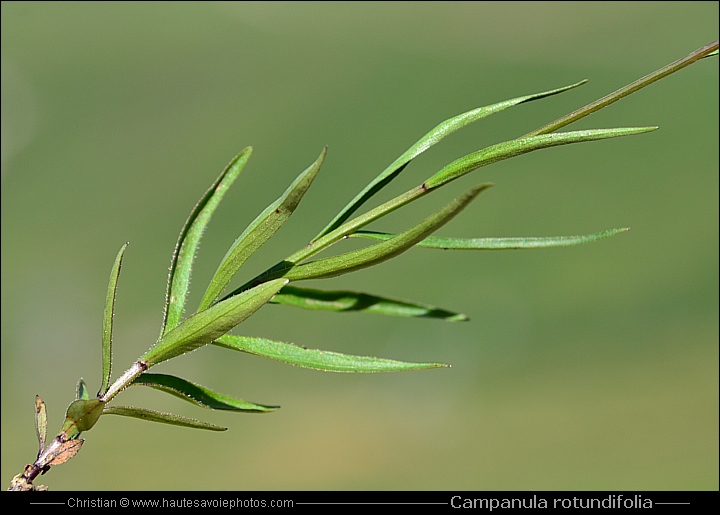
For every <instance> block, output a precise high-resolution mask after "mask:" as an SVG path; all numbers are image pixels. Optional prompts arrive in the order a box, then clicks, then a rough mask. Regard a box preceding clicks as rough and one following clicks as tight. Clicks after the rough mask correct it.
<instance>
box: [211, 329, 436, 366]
mask: <svg viewBox="0 0 720 515" xmlns="http://www.w3.org/2000/svg"><path fill="white" fill-rule="evenodd" d="M214 344H215V345H218V346H220V347H224V348H226V349H232V350H239V351H241V352H247V353H248V354H254V355H256V356H263V357H265V358H270V359H274V360H277V361H282V362H284V363H288V364H290V365H295V366H298V367H304V368H313V369H315V370H323V371H325V372H363V373H370V372H403V371H411V370H424V369H429V368H447V367H449V366H450V365H446V364H444V363H406V362H403V361H394V360H391V359H383V358H372V357H367V356H350V355H348V354H340V353H337V352H329V351H322V350H315V349H306V348H304V347H298V346H297V345H293V344H291V343H283V342H275V341H272V340H266V339H265V338H250V337H246V336H235V335H230V334H226V335H225V336H222V337H220V338H218V339H217V340H215V342H214Z"/></svg>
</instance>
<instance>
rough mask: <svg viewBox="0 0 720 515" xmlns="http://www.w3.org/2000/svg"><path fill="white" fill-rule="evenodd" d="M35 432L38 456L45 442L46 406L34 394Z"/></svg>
mask: <svg viewBox="0 0 720 515" xmlns="http://www.w3.org/2000/svg"><path fill="white" fill-rule="evenodd" d="M35 432H36V433H37V437H38V443H39V444H40V450H39V451H38V456H40V454H41V453H42V452H43V449H45V442H47V408H46V407H45V403H44V402H43V400H42V399H41V398H40V396H39V395H36V396H35Z"/></svg>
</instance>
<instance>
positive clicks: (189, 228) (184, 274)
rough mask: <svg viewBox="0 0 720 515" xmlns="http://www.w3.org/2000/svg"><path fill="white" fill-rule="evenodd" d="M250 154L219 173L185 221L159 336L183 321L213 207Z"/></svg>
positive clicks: (174, 256) (236, 157)
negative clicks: (201, 241)
mask: <svg viewBox="0 0 720 515" xmlns="http://www.w3.org/2000/svg"><path fill="white" fill-rule="evenodd" d="M251 153H252V148H251V147H247V148H245V149H243V151H242V152H240V153H239V154H238V155H237V156H235V158H234V159H233V160H232V161H230V164H228V165H227V167H226V168H225V170H224V171H223V173H221V174H220V176H219V177H218V178H217V179H216V180H215V182H214V183H213V184H212V186H210V189H208V190H207V191H206V192H205V194H204V195H203V196H202V198H201V199H200V201H199V202H198V203H197V205H195V207H194V208H193V210H192V211H191V212H190V216H189V217H188V219H187V221H186V222H185V226H184V227H183V228H182V230H181V231H180V236H179V237H178V241H177V244H176V245H175V252H174V253H173V257H172V262H171V264H170V275H169V276H168V286H167V293H166V298H165V320H164V321H163V326H162V331H161V332H160V336H161V337H162V336H163V335H164V334H165V333H166V332H168V331H170V330H172V329H174V328H175V327H176V326H177V325H178V324H179V323H180V320H181V319H182V314H183V311H184V310H185V300H186V296H187V292H188V286H189V283H190V272H191V268H192V263H193V260H194V259H195V253H196V251H197V248H198V243H199V242H200V238H201V237H202V233H203V230H204V229H205V227H206V226H207V224H208V222H209V221H210V217H211V216H212V214H213V212H214V211H215V208H217V206H218V204H219V203H220V201H221V200H222V198H223V196H224V195H225V193H226V192H227V190H228V189H229V188H230V186H231V185H232V183H233V181H234V180H235V179H236V178H237V176H238V174H239V173H240V172H241V171H242V169H243V168H244V167H245V164H246V163H247V161H248V159H250V154H251Z"/></svg>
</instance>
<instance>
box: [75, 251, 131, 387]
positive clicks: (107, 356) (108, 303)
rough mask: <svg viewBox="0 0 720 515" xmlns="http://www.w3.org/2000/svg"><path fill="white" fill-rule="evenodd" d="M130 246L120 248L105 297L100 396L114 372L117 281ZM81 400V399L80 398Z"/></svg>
mask: <svg viewBox="0 0 720 515" xmlns="http://www.w3.org/2000/svg"><path fill="white" fill-rule="evenodd" d="M127 246H128V244H127V243H125V245H123V246H122V247H121V248H120V252H118V254H117V256H116V257H115V263H114V264H113V267H112V271H111V272H110V283H109V284H108V290H107V295H106V297H105V313H104V316H103V335H102V368H103V370H102V384H101V385H100V390H99V391H98V396H100V395H103V394H104V393H105V392H106V391H107V389H108V386H109V385H110V374H111V372H112V330H113V318H114V316H115V297H116V294H117V281H118V277H119V276H120V267H121V266H122V258H123V255H124V254H125V249H126V248H127ZM78 398H80V397H78Z"/></svg>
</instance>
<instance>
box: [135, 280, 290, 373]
mask: <svg viewBox="0 0 720 515" xmlns="http://www.w3.org/2000/svg"><path fill="white" fill-rule="evenodd" d="M287 282H288V280H287V279H275V280H272V281H268V282H266V283H263V284H260V285H259V286H256V287H255V288H252V289H250V290H247V291H244V292H242V293H240V294H238V295H235V296H234V297H230V298H229V299H227V300H224V301H222V302H218V303H217V304H215V305H213V306H212V307H210V308H208V309H206V310H204V311H200V312H199V313H196V314H194V315H192V316H191V317H189V318H188V319H187V320H185V321H184V322H183V323H181V324H180V325H178V326H177V327H176V328H175V329H173V330H171V331H168V332H167V333H165V336H164V337H163V338H162V339H161V340H160V341H159V342H158V343H156V344H155V345H154V346H153V347H152V348H150V350H148V351H147V352H146V353H145V354H143V355H142V356H141V357H140V360H141V361H144V362H145V363H147V365H148V367H150V366H152V365H155V364H157V363H160V362H161V361H165V360H168V359H170V358H174V357H176V356H180V355H181V354H185V353H186V352H190V351H193V350H195V349H197V348H199V347H202V346H203V345H206V344H208V343H210V342H212V341H213V340H215V339H216V338H218V337H220V336H222V335H223V334H225V333H226V332H228V331H229V330H230V329H232V328H233V327H235V326H236V325H238V324H239V323H240V322H242V321H243V320H245V319H246V318H248V317H249V316H250V315H252V314H253V313H255V312H256V311H257V310H258V309H260V308H261V307H262V306H264V305H265V304H267V302H268V301H269V300H270V299H271V298H272V296H273V295H275V294H276V293H277V292H278V291H280V288H282V287H283V286H285V285H286V284H287Z"/></svg>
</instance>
